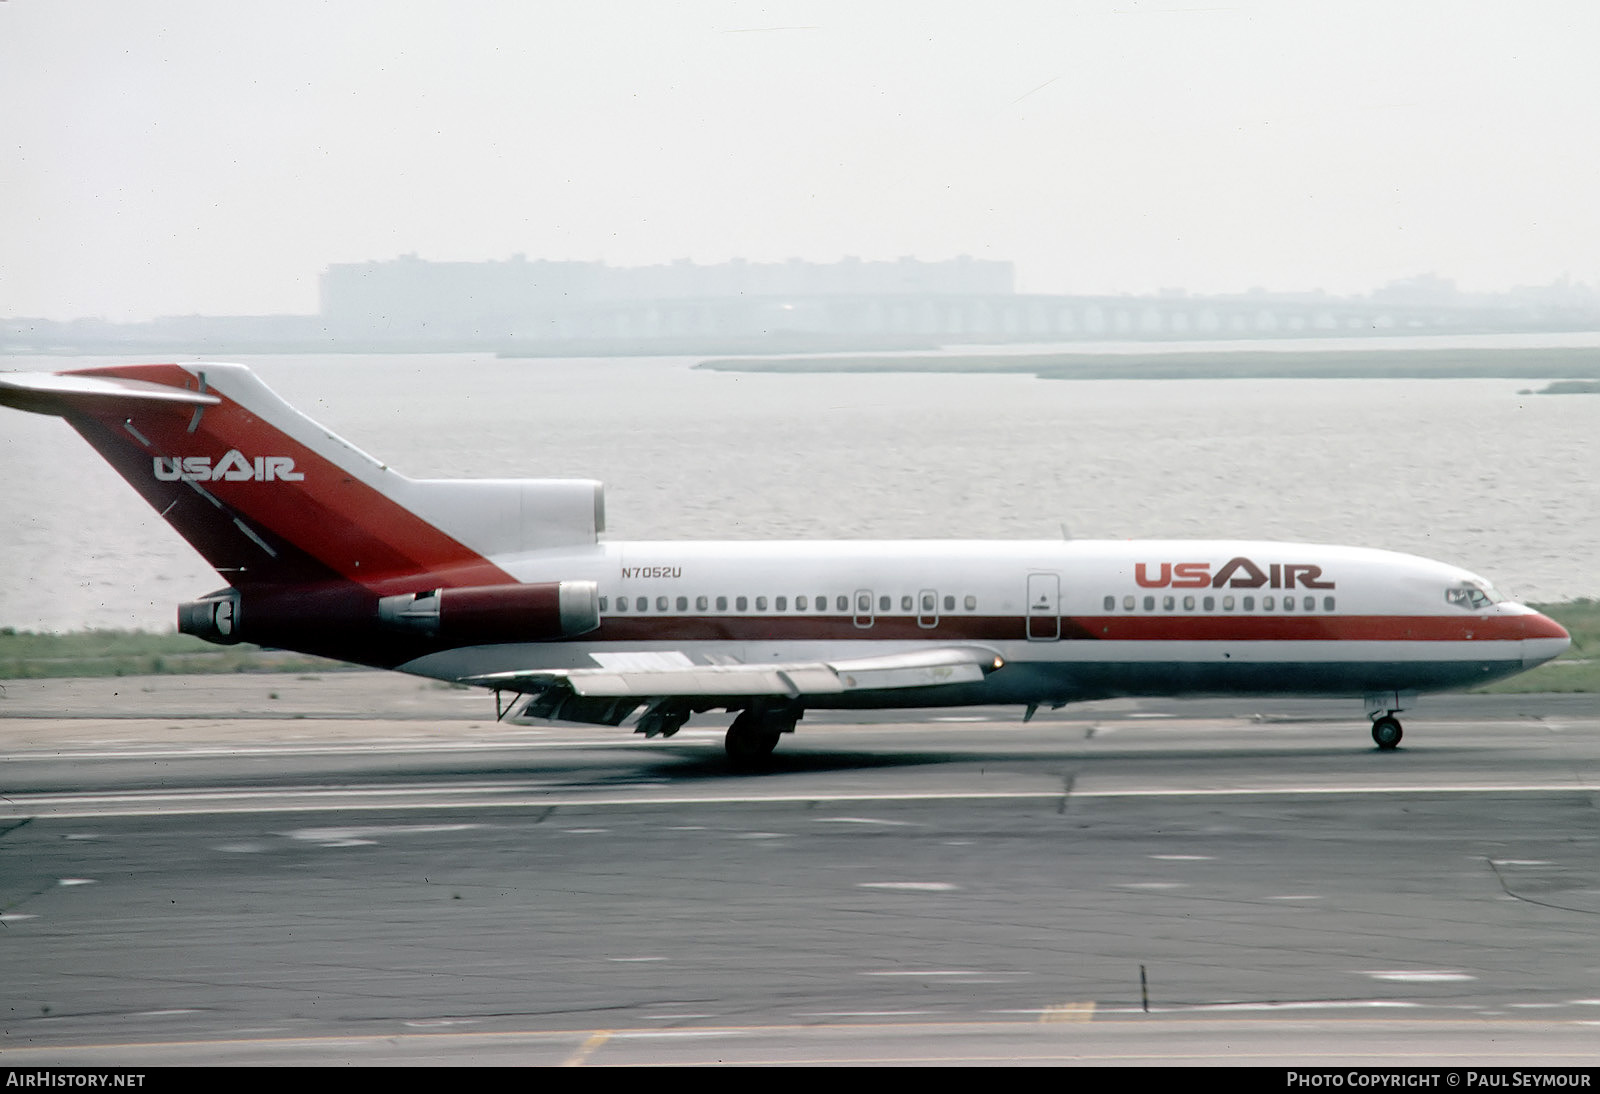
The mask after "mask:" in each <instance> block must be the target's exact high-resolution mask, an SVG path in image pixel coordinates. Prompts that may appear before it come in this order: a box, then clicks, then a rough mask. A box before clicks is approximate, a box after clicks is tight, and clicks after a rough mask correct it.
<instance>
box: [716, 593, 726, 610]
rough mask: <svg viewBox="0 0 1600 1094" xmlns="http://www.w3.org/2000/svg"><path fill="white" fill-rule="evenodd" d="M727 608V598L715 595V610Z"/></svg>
mask: <svg viewBox="0 0 1600 1094" xmlns="http://www.w3.org/2000/svg"><path fill="white" fill-rule="evenodd" d="M727 610H728V598H727V597H725V596H719V597H717V611H719V612H725V611H727Z"/></svg>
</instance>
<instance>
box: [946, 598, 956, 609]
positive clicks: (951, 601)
mask: <svg viewBox="0 0 1600 1094" xmlns="http://www.w3.org/2000/svg"><path fill="white" fill-rule="evenodd" d="M944 610H945V611H947V612H953V611H955V610H956V598H955V597H953V596H947V597H945V598H944Z"/></svg>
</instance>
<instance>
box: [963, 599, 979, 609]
mask: <svg viewBox="0 0 1600 1094" xmlns="http://www.w3.org/2000/svg"><path fill="white" fill-rule="evenodd" d="M966 604H967V611H969V612H975V611H977V610H978V598H977V597H975V596H969V597H967V600H966Z"/></svg>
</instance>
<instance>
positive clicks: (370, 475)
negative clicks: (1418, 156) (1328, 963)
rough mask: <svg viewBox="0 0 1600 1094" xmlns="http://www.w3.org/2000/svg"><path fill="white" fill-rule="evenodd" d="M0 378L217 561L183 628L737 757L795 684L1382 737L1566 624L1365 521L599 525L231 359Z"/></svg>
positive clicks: (535, 490)
mask: <svg viewBox="0 0 1600 1094" xmlns="http://www.w3.org/2000/svg"><path fill="white" fill-rule="evenodd" d="M0 404H5V405H8V406H12V407H15V408H19V409H21V410H26V411H33V412H37V413H42V414H51V415H58V416H60V417H62V418H64V419H65V420H66V421H67V423H68V424H69V425H71V426H72V427H73V428H74V429H75V430H77V432H78V433H79V434H81V435H82V436H83V438H84V439H85V440H87V441H88V442H89V444H90V445H92V446H93V447H94V448H95V449H96V450H97V451H98V452H99V453H100V455H101V456H103V457H104V458H105V459H106V460H107V461H108V462H109V463H110V464H111V465H112V467H114V468H115V469H116V470H117V471H118V472H119V473H120V474H121V475H122V477H123V478H124V479H126V480H127V481H128V482H129V483H130V484H131V485H132V486H133V488H134V489H135V490H137V491H138V492H139V493H140V494H141V495H142V496H143V497H144V498H145V500H146V501H148V502H149V503H150V504H151V505H152V506H154V507H155V509H156V511H157V512H159V513H160V514H161V516H162V518H163V519H164V520H166V521H167V523H169V524H170V525H172V527H173V528H174V529H176V530H177V532H178V533H179V534H180V535H182V536H183V537H184V538H185V539H186V540H188V541H189V543H190V544H192V545H193V546H194V547H195V549H196V550H198V551H199V553H200V554H201V555H202V556H203V557H204V558H205V560H206V561H207V562H208V563H209V564H210V565H211V566H212V567H213V568H214V569H215V570H216V571H217V572H218V573H219V574H220V575H221V576H222V578H223V579H224V580H225V581H226V582H227V583H228V584H227V587H226V588H223V589H221V590H218V591H216V592H213V593H210V594H208V595H205V596H202V597H200V598H199V599H198V600H195V601H192V602H189V603H186V604H182V605H180V606H179V608H178V629H179V630H180V631H181V632H182V633H184V634H190V635H196V636H198V637H200V638H203V639H206V640H208V641H210V642H215V643H221V644H225V645H226V644H230V643H237V642H252V643H256V644H259V645H262V646H268V647H275V648H281V649H287V650H294V651H299V652H303V653H308V654H316V655H321V656H325V657H330V658H336V659H339V660H343V661H348V662H354V663H358V664H362V665H368V666H375V667H380V668H385V669H395V670H399V671H401V672H405V673H411V674H415V675H418V676H423V677H430V678H433V679H437V680H446V681H451V682H456V683H462V684H469V685H474V686H478V687H482V688H486V689H489V690H491V691H493V692H494V693H495V703H496V710H497V714H498V715H499V716H500V717H502V718H504V717H515V718H518V719H535V720H539V719H542V720H548V721H563V722H576V723H585V724H591V725H601V726H621V725H624V724H630V725H632V727H633V729H634V730H635V732H638V733H643V734H644V735H645V736H646V737H655V736H663V737H670V736H672V735H673V734H674V733H676V732H677V731H678V730H679V729H680V728H681V727H682V726H683V725H684V724H685V723H686V722H687V721H688V720H689V718H690V717H692V716H694V715H696V714H701V713H704V712H707V711H712V710H724V711H727V712H728V713H732V714H733V715H734V718H733V721H732V724H731V725H730V727H729V728H728V730H727V735H726V739H725V748H726V751H727V754H728V756H729V757H730V758H731V759H732V760H733V761H734V763H735V764H736V765H748V764H751V763H755V762H758V761H760V760H761V759H762V758H764V757H766V756H767V755H769V754H770V753H771V752H772V750H773V748H774V747H775V746H776V745H777V744H778V742H779V739H780V738H781V737H782V736H783V735H784V734H786V733H790V732H792V731H794V729H795V727H796V725H797V724H798V723H799V721H800V720H801V718H802V716H803V715H804V713H805V711H807V710H812V709H815V710H841V709H886V708H906V707H953V706H970V705H979V704H983V705H992V704H1014V705H1021V706H1023V707H1024V708H1025V714H1024V718H1025V719H1026V718H1031V717H1032V716H1033V714H1034V712H1035V711H1037V710H1038V709H1039V707H1041V706H1049V707H1051V708H1057V707H1060V706H1062V705H1064V704H1066V703H1071V702H1075V701H1083V700H1090V699H1104V698H1111V697H1119V696H1237V697H1248V696H1316V697H1334V698H1351V699H1360V700H1362V701H1363V702H1364V709H1365V711H1366V713H1367V717H1368V719H1369V720H1370V721H1371V732H1372V738H1373V741H1374V742H1375V744H1376V745H1377V747H1378V749H1379V750H1382V751H1389V750H1393V749H1394V748H1396V746H1398V745H1399V743H1400V741H1401V738H1402V734H1403V730H1402V727H1401V724H1400V721H1399V720H1398V719H1397V718H1396V717H1395V716H1396V715H1397V714H1399V713H1400V712H1401V711H1403V710H1405V709H1407V708H1409V707H1410V706H1411V705H1412V704H1413V703H1414V702H1415V700H1416V698H1417V697H1418V696H1419V695H1421V694H1423V693H1426V692H1435V691H1444V690H1450V689H1457V688H1465V687H1471V686H1475V685H1478V684H1483V683H1487V682H1489V681H1492V680H1497V679H1500V678H1503V677H1507V676H1511V675H1513V674H1515V673H1519V672H1522V671H1524V670H1526V669H1530V668H1533V667H1534V666H1536V665H1539V664H1541V663H1543V662H1545V661H1548V660H1549V659H1551V658H1553V657H1555V656H1557V655H1558V654H1560V653H1561V651H1563V650H1564V649H1566V648H1567V646H1568V644H1569V641H1570V639H1569V636H1568V634H1567V632H1566V631H1565V630H1564V629H1563V628H1562V627H1561V626H1560V625H1559V624H1557V623H1555V622H1554V621H1552V620H1551V619H1548V618H1547V617H1545V616H1544V615H1541V614H1540V613H1538V612H1536V611H1534V610H1533V609H1531V608H1528V607H1525V606H1523V605H1521V604H1517V603H1513V602H1511V601H1509V600H1507V599H1505V598H1504V597H1502V596H1500V595H1499V594H1498V593H1497V592H1495V590H1494V588H1493V586H1491V585H1490V584H1489V583H1488V582H1487V581H1485V580H1483V579H1482V578H1480V577H1478V576H1476V575H1474V574H1472V573H1469V572H1467V571H1465V570H1462V569H1459V568H1457V567H1454V566H1450V565H1446V564H1444V563H1441V562H1434V561H1431V560H1428V559H1424V558H1419V557H1416V556H1413V555H1407V554H1399V553H1395V552H1391V551H1383V550H1376V549H1370V548H1360V547H1336V546H1318V545H1314V544H1304V543H1277V542H1265V541H1222V540H1218V541H1213V540H1203V541H1167V540H1154V541H1152V540H1146V541H1140V540H1130V541H1091V540H1065V539H1063V540H1060V541H1054V540H1046V541H1033V542H992V541H948V542H943V541H903V542H873V541H860V542H855V541H829V542H765V543H762V542H611V541H608V540H603V539H601V538H600V537H601V533H602V532H603V531H604V530H605V508H604V494H603V489H602V486H601V484H600V483H599V482H595V481H592V480H564V479H492V480H491V479H481V480H480V479H472V480H433V479H412V478H407V477H405V476H404V475H402V474H400V473H399V472H398V471H396V470H395V469H393V468H392V467H390V466H389V465H388V464H386V463H383V462H382V461H380V460H377V459H375V458H373V457H371V456H369V455H367V454H366V453H364V452H362V451H361V450H360V449H358V448H357V447H355V446H354V445H352V444H350V443H349V442H347V441H345V440H343V439H342V438H340V437H338V436H336V435H335V434H333V433H331V432H329V431H328V430H326V429H324V428H323V427H322V426H320V425H318V424H317V423H315V422H313V421H312V420H311V419H310V418H308V417H306V416H305V415H303V414H301V413H300V412H299V411H297V410H295V409H294V408H293V407H291V406H290V405H289V404H288V403H287V402H285V401H284V400H283V399H282V398H280V397H279V396H278V395H276V394H275V393H274V392H273V391H272V390H271V389H270V388H268V387H267V386H266V385H265V384H264V383H263V382H262V381H261V380H260V379H259V378H258V377H257V376H256V375H255V374H254V373H252V372H251V371H250V370H249V369H248V368H246V367H244V366H241V365H236V364H212V363H187V364H148V365H113V366H107V367H101V368H87V369H77V370H72V371H67V372H59V373H22V372H13V373H0ZM507 693H509V694H510V695H511V696H512V698H511V699H510V700H509V702H507V701H506V700H505V695H506V694H507Z"/></svg>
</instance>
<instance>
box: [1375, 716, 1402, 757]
mask: <svg viewBox="0 0 1600 1094" xmlns="http://www.w3.org/2000/svg"><path fill="white" fill-rule="evenodd" d="M1402 736H1404V733H1403V731H1402V730H1401V729H1400V720H1399V719H1398V718H1395V717H1392V716H1390V715H1385V716H1384V717H1382V718H1379V719H1378V720H1377V721H1375V722H1373V723H1372V739H1373V741H1374V742H1375V743H1376V744H1377V746H1378V747H1379V748H1381V749H1383V750H1384V751H1386V752H1387V751H1389V750H1390V749H1393V748H1394V747H1395V746H1396V745H1398V744H1399V743H1400V738H1401V737H1402Z"/></svg>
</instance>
